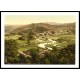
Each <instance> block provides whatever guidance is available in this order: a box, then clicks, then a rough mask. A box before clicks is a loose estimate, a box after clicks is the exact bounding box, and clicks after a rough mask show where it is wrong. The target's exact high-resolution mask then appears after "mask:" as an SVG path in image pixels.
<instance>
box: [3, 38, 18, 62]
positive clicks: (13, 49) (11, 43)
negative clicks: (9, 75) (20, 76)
mask: <svg viewBox="0 0 80 80" xmlns="http://www.w3.org/2000/svg"><path fill="white" fill-rule="evenodd" d="M17 61H18V44H17V42H16V40H12V39H10V40H5V63H15V62H17Z"/></svg>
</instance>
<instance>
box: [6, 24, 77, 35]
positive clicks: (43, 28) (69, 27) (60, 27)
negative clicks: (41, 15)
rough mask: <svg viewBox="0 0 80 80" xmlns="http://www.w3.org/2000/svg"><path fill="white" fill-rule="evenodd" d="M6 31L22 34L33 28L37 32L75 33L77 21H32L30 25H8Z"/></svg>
mask: <svg viewBox="0 0 80 80" xmlns="http://www.w3.org/2000/svg"><path fill="white" fill-rule="evenodd" d="M5 30H6V32H11V33H16V34H22V33H24V34H25V33H27V32H28V31H29V30H32V31H33V32H35V33H37V34H38V33H44V32H45V33H50V34H53V33H54V34H55V35H58V34H74V33H75V23H64V24H52V25H51V24H49V23H32V24H29V25H21V26H6V29H5Z"/></svg>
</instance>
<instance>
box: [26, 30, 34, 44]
mask: <svg viewBox="0 0 80 80" xmlns="http://www.w3.org/2000/svg"><path fill="white" fill-rule="evenodd" d="M33 35H34V33H33V32H32V30H29V31H28V34H27V44H28V45H29V44H30V41H31V40H32V39H33V38H34V36H33Z"/></svg>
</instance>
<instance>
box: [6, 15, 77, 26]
mask: <svg viewBox="0 0 80 80" xmlns="http://www.w3.org/2000/svg"><path fill="white" fill-rule="evenodd" d="M41 22H56V23H72V22H76V17H75V16H73V15H50V16H49V15H6V16H5V25H25V24H31V23H41Z"/></svg>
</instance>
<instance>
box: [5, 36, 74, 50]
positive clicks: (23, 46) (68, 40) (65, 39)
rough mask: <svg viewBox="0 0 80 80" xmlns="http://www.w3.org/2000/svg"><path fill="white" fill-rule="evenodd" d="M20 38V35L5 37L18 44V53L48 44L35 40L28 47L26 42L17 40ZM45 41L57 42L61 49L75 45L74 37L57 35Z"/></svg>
mask: <svg viewBox="0 0 80 80" xmlns="http://www.w3.org/2000/svg"><path fill="white" fill-rule="evenodd" d="M19 37H20V35H9V36H5V39H7V40H9V39H15V40H17V42H18V44H19V45H18V46H19V51H21V52H22V51H25V50H28V49H30V48H32V47H36V46H37V45H38V43H44V42H46V43H47V42H49V41H48V40H44V39H42V40H43V42H38V41H37V40H36V39H34V40H31V43H30V45H28V44H27V40H19V39H18V38H19ZM46 38H47V39H52V40H55V41H57V44H58V46H60V48H62V47H66V46H67V45H68V44H74V43H75V36H74V35H57V36H48V37H46Z"/></svg>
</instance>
